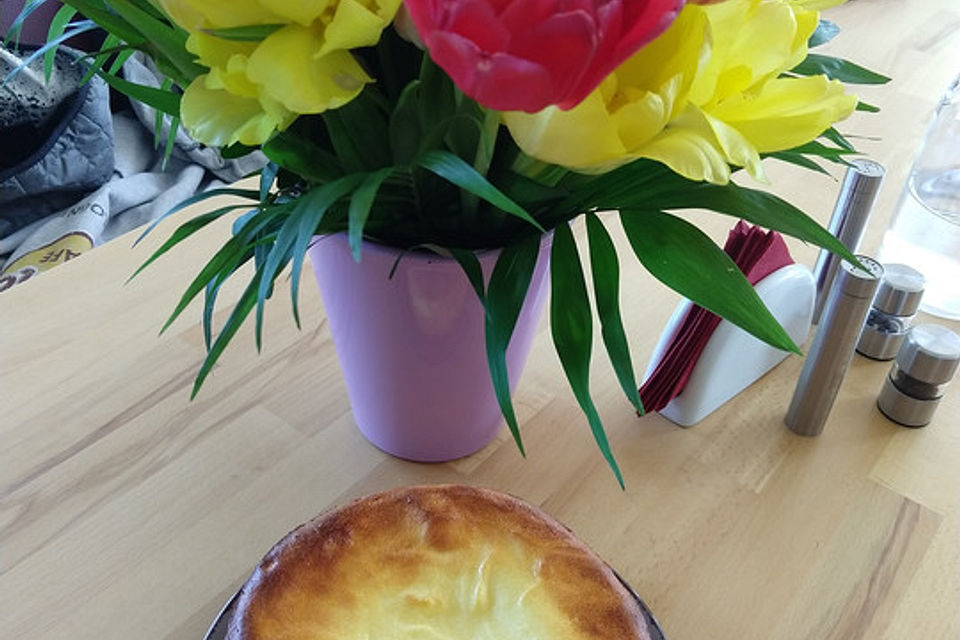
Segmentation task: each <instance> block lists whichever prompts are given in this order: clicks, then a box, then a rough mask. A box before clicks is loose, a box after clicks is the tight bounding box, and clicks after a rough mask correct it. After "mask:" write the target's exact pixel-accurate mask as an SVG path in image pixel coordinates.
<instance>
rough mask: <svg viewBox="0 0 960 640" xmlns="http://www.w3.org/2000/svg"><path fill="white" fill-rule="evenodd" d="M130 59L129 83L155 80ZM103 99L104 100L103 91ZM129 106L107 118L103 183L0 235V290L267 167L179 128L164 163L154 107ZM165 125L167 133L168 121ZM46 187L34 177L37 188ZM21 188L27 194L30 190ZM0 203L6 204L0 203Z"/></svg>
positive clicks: (258, 156) (57, 175)
mask: <svg viewBox="0 0 960 640" xmlns="http://www.w3.org/2000/svg"><path fill="white" fill-rule="evenodd" d="M130 60H131V61H134V62H133V64H132V65H131V66H130V68H129V69H128V67H127V66H125V67H124V72H125V74H126V75H127V79H128V80H131V81H134V82H138V83H140V84H148V85H152V86H159V85H160V82H159V80H158V79H157V77H156V75H155V74H154V73H153V72H152V71H151V70H150V69H149V68H148V67H147V66H145V65H144V64H143V62H142V61H141V60H137V59H135V57H132V58H131V59H130ZM128 64H130V61H128ZM101 99H102V101H103V103H104V104H107V103H108V98H107V96H105V95H104V96H101ZM134 111H135V112H136V115H135V114H134ZM134 111H129V110H128V111H123V112H120V113H115V114H113V115H112V117H110V118H109V127H108V129H109V131H110V132H111V133H112V135H111V144H110V151H111V153H110V155H111V162H110V172H111V173H112V177H111V179H110V180H109V181H108V182H106V183H105V184H102V185H101V186H99V188H97V189H95V190H94V191H93V192H91V193H86V194H83V195H82V196H81V197H77V198H74V199H73V200H71V201H70V202H69V203H66V204H62V205H61V206H60V209H59V211H57V212H56V214H55V215H50V216H46V217H43V218H40V219H34V220H33V221H32V222H30V223H29V224H26V225H23V226H21V227H19V228H17V229H16V230H15V231H11V232H9V233H6V234H4V233H2V232H0V265H2V267H0V292H2V291H5V290H6V289H9V288H10V287H12V286H14V285H17V284H20V283H22V282H25V281H26V280H29V279H30V278H32V277H34V276H36V275H37V274H39V273H42V272H44V271H46V270H48V269H50V268H52V267H54V266H57V265H58V264H62V263H63V262H66V261H68V260H71V259H73V258H75V257H77V256H79V255H80V254H82V253H83V252H84V251H87V250H90V249H92V248H93V247H96V246H99V245H100V244H103V243H104V242H108V241H110V240H111V239H113V238H116V237H117V236H119V235H121V234H124V233H126V232H128V231H130V230H132V229H135V228H137V227H140V226H142V225H144V224H147V223H149V222H152V221H154V220H156V219H157V218H159V217H160V216H162V215H163V214H164V213H166V212H167V211H169V210H170V209H171V208H172V207H174V206H175V205H177V204H178V203H179V202H181V201H183V200H185V199H186V198H188V197H190V196H192V195H194V194H195V193H197V192H199V191H203V190H206V189H210V188H213V187H216V186H221V185H223V184H224V183H225V182H233V181H235V180H237V179H239V178H240V177H242V176H245V175H247V174H249V173H253V172H255V171H257V170H259V169H260V168H262V167H263V165H264V164H266V157H265V156H264V155H263V154H262V153H260V152H256V153H253V154H249V155H247V156H244V157H242V158H237V159H233V160H224V159H223V157H222V156H221V155H220V153H219V152H218V151H217V150H216V149H212V148H207V147H204V146H203V145H200V144H199V143H197V142H196V141H194V140H192V139H191V138H190V137H189V136H188V135H187V134H186V133H185V132H184V131H183V130H180V131H178V133H177V136H176V144H175V147H174V148H173V151H172V154H171V156H170V158H169V159H168V160H167V161H166V162H164V157H163V156H164V153H163V149H162V148H160V149H158V148H155V147H154V122H155V115H154V111H153V110H152V109H150V108H148V107H145V106H144V105H141V104H139V103H135V109H134ZM164 126H165V130H166V131H169V127H170V124H169V118H166V119H165V121H164ZM166 138H167V135H166V132H163V133H161V136H160V139H161V140H165V139H166ZM55 168H56V167H54V168H53V169H55ZM40 173H42V172H40ZM46 175H47V177H48V178H49V179H50V180H53V181H56V180H63V179H64V176H65V174H64V172H57V171H54V170H51V171H49V172H48V173H47V174H46ZM46 185H47V182H46V181H45V180H44V179H43V178H41V177H39V176H38V178H37V184H36V185H35V187H36V188H37V189H43V188H46ZM24 191H26V192H28V195H32V194H29V189H25V190H24ZM45 193H47V194H49V191H47V192H45ZM0 207H6V204H5V203H0ZM5 215H6V209H0V216H5Z"/></svg>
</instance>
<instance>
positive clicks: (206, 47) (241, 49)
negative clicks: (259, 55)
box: [187, 31, 257, 67]
mask: <svg viewBox="0 0 960 640" xmlns="http://www.w3.org/2000/svg"><path fill="white" fill-rule="evenodd" d="M256 48H257V43H256V42H242V41H240V40H225V39H224V38H218V37H216V36H212V35H210V34H209V33H205V32H203V31H194V32H192V33H191V34H190V35H189V36H188V37H187V51H189V52H190V53H192V54H194V55H195V56H197V59H199V60H200V62H201V63H203V64H204V65H205V66H207V67H226V66H227V64H228V63H229V61H230V58H232V57H233V56H236V55H242V56H249V55H250V54H251V53H253V52H254V50H255V49H256Z"/></svg>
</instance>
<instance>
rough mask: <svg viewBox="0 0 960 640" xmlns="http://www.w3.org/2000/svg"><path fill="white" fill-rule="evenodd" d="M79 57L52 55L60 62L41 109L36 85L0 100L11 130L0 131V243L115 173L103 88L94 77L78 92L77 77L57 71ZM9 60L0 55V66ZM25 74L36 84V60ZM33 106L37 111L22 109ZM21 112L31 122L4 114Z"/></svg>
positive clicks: (66, 51) (72, 53)
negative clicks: (67, 85) (70, 86)
mask: <svg viewBox="0 0 960 640" xmlns="http://www.w3.org/2000/svg"><path fill="white" fill-rule="evenodd" d="M77 55H79V54H78V53H77V52H75V51H71V50H69V49H66V48H61V49H60V50H59V51H58V52H57V58H58V60H60V61H61V62H60V63H59V64H58V65H57V66H55V67H54V75H53V76H52V81H53V82H52V84H51V86H50V89H49V91H50V96H48V97H49V98H50V99H51V100H57V102H56V103H53V104H51V103H49V101H48V103H47V104H44V103H43V100H42V99H41V98H40V97H38V96H37V95H34V94H35V93H36V91H37V89H36V82H33V83H31V84H26V85H25V86H21V87H20V90H19V91H18V92H13V91H8V92H3V93H2V94H0V120H2V121H3V122H5V123H8V125H9V126H5V127H3V128H0V149H2V152H0V156H2V157H0V238H3V237H6V236H8V235H10V234H11V233H14V232H15V231H17V230H18V229H21V228H23V227H24V226H26V225H28V224H30V223H31V222H33V221H36V220H39V219H41V218H43V217H45V216H48V215H50V214H52V213H54V212H56V211H58V210H60V209H62V208H64V207H66V206H69V205H70V204H72V203H74V202H77V200H79V199H80V198H82V197H83V196H84V195H86V194H88V193H90V192H91V191H92V190H94V189H96V188H97V187H99V186H100V185H102V184H104V183H105V182H106V181H107V180H109V179H110V176H111V175H112V174H113V166H114V158H113V123H112V121H111V117H110V100H109V91H108V87H107V85H106V84H105V83H104V82H103V81H102V80H100V79H99V78H94V79H93V80H91V82H89V83H87V84H85V85H83V86H81V87H79V88H77V87H76V85H75V83H76V82H77V81H78V80H79V77H77V73H76V71H73V72H68V71H58V68H59V66H61V65H63V64H72V62H73V61H74V60H75V59H76V56H77ZM12 60H16V58H13V59H12ZM12 60H11V58H9V57H5V58H4V61H5V65H3V66H6V65H9V64H12ZM63 60H66V61H67V62H63ZM38 65H39V71H38ZM81 69H82V67H81ZM27 72H30V73H32V74H33V75H36V74H37V73H39V74H40V78H41V79H42V77H43V71H42V60H41V59H38V60H37V61H35V62H34V63H32V64H31V65H30V67H29V68H28V69H26V70H25V71H24V73H27ZM0 73H2V74H3V75H4V76H5V75H6V73H4V72H3V71H2V70H0ZM58 80H59V81H58ZM66 82H73V83H74V89H73V90H72V91H69V92H67V91H65V90H64V88H63V86H64V84H65V83H66ZM26 89H33V91H32V92H29V91H26ZM24 103H25V104H24ZM38 103H39V104H40V105H41V107H40V108H36V109H28V107H29V106H31V105H34V106H36V105H37V104H38ZM20 111H24V112H25V111H31V112H32V113H31V114H29V117H24V116H22V115H19V114H10V113H9V112H20Z"/></svg>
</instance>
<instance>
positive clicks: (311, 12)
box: [263, 0, 336, 27]
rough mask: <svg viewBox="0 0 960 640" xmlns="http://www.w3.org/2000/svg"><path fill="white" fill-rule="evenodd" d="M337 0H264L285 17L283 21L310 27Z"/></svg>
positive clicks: (271, 8) (272, 9) (268, 5)
mask: <svg viewBox="0 0 960 640" xmlns="http://www.w3.org/2000/svg"><path fill="white" fill-rule="evenodd" d="M335 1H336V0H263V4H264V5H266V6H267V7H269V8H270V10H271V11H273V12H274V13H276V14H277V15H279V16H282V17H283V18H284V20H283V22H289V21H291V20H292V21H293V22H298V23H300V24H302V25H303V26H305V27H309V26H310V25H311V24H312V23H313V21H314V20H317V19H318V18H319V17H320V16H321V15H323V12H324V11H326V10H327V8H328V7H329V6H330V3H331V2H335Z"/></svg>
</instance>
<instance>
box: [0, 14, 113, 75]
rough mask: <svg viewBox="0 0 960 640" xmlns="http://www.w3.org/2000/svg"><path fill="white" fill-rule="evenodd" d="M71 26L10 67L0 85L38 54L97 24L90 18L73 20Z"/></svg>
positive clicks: (54, 47) (53, 48) (40, 54)
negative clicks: (79, 20)
mask: <svg viewBox="0 0 960 640" xmlns="http://www.w3.org/2000/svg"><path fill="white" fill-rule="evenodd" d="M71 26H72V28H71V29H70V30H69V31H66V32H64V33H63V34H61V35H60V36H59V37H58V38H56V39H54V40H50V41H49V42H47V43H45V44H44V45H43V46H42V47H40V48H38V49H37V50H36V51H34V52H33V53H31V54H30V55H29V56H27V57H26V58H24V59H23V60H22V61H21V62H20V64H18V65H17V66H16V67H14V68H13V69H11V70H10V72H9V73H7V75H5V76H4V77H3V80H0V86H3V85H4V84H6V83H7V82H9V81H10V79H11V78H13V76H15V75H17V74H18V73H20V71H22V70H23V69H24V68H25V67H27V66H28V65H30V64H31V63H32V62H33V61H34V60H36V59H37V58H39V57H40V56H43V55H46V53H47V52H48V51H51V50H56V48H57V47H59V46H60V45H61V44H62V43H63V42H65V41H67V40H69V39H70V38H72V37H74V36H78V35H80V34H81V33H85V32H87V31H92V30H93V29H96V28H97V25H96V24H95V23H94V22H92V21H90V20H84V21H83V22H74V23H73V24H72V25H71Z"/></svg>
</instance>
